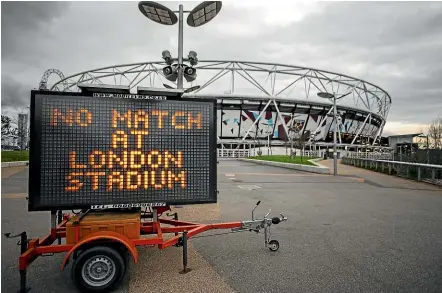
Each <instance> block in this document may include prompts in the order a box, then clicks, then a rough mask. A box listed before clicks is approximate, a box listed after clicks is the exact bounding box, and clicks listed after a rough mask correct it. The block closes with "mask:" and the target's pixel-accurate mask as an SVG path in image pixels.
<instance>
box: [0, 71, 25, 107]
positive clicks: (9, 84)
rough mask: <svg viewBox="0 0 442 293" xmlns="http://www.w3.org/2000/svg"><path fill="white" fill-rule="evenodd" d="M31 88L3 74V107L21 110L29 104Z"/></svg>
mask: <svg viewBox="0 0 442 293" xmlns="http://www.w3.org/2000/svg"><path fill="white" fill-rule="evenodd" d="M30 90H31V89H30V88H29V87H27V86H26V85H24V84H22V83H20V82H18V81H16V80H14V79H12V78H11V77H9V76H4V75H2V90H1V94H2V109H3V110H6V111H7V110H12V111H14V110H15V111H20V110H22V109H23V108H26V107H27V106H29V101H30V96H31V94H30Z"/></svg>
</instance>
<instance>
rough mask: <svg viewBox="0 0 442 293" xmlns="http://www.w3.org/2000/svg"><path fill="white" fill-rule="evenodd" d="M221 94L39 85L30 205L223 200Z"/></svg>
mask: <svg viewBox="0 0 442 293" xmlns="http://www.w3.org/2000/svg"><path fill="white" fill-rule="evenodd" d="M216 165H217V162H216V102H214V101H201V100H198V101H189V100H183V99H178V100H155V99H152V100H143V99H130V98H103V97H89V96H82V95H76V94H67V95H66V94H64V93H53V92H38V91H33V92H32V94H31V143H30V180H29V210H55V209H78V208H89V207H91V206H97V205H98V206H99V205H116V206H118V205H120V206H122V207H125V206H124V205H127V204H129V205H130V204H132V205H133V204H152V205H155V204H158V205H166V204H167V205H173V204H196V203H213V202H216V194H217V191H216Z"/></svg>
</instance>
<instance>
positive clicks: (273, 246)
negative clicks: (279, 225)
mask: <svg viewBox="0 0 442 293" xmlns="http://www.w3.org/2000/svg"><path fill="white" fill-rule="evenodd" d="M268 248H269V249H270V250H271V251H277V250H278V249H279V242H278V240H270V241H269V244H268Z"/></svg>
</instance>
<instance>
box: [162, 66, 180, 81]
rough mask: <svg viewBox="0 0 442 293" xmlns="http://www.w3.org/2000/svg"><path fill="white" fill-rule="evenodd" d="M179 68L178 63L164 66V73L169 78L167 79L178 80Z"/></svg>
mask: <svg viewBox="0 0 442 293" xmlns="http://www.w3.org/2000/svg"><path fill="white" fill-rule="evenodd" d="M177 72H178V70H177V65H176V64H174V65H172V66H171V65H169V66H166V67H164V68H163V74H164V77H165V78H166V79H167V80H170V81H176V80H177V78H178V73H177Z"/></svg>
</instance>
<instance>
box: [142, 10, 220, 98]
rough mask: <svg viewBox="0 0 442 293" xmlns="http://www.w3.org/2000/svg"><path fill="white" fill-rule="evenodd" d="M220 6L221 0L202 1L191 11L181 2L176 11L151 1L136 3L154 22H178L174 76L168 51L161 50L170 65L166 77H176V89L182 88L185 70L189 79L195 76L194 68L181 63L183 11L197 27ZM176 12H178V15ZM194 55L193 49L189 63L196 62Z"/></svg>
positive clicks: (190, 24) (193, 63)
mask: <svg viewBox="0 0 442 293" xmlns="http://www.w3.org/2000/svg"><path fill="white" fill-rule="evenodd" d="M221 6H222V4H221V1H204V2H202V3H200V4H199V5H198V6H196V7H195V8H194V9H193V10H192V11H185V10H184V8H183V5H182V4H180V5H179V6H178V11H172V10H170V9H169V8H167V7H166V6H164V5H161V4H159V3H156V2H153V1H141V2H139V3H138V8H139V9H140V12H141V13H142V14H143V15H144V16H146V17H147V18H149V19H150V20H152V21H154V22H156V23H159V24H163V25H174V24H176V23H177V22H178V64H177V65H176V76H175V74H174V73H173V72H172V71H174V70H175V66H174V67H173V68H172V67H170V65H172V59H171V56H170V53H169V51H164V52H163V58H164V60H165V61H166V63H167V64H168V65H169V67H170V75H171V77H170V78H168V79H169V80H172V79H173V80H175V79H176V80H177V88H178V89H183V77H184V74H185V71H188V72H187V73H188V75H189V76H190V77H189V79H192V78H193V79H195V77H196V74H195V72H196V71H195V69H194V68H192V67H186V68H184V64H183V29H184V24H183V18H184V13H189V16H188V17H187V24H188V25H189V26H191V27H198V26H201V25H204V24H206V23H208V22H209V21H210V20H212V19H213V18H215V16H216V15H217V14H218V13H219V11H220V10H221ZM176 13H178V17H177V15H176ZM196 55H197V54H196V52H194V51H190V52H189V61H190V63H191V65H195V64H196V63H197V62H198V59H197V57H196ZM166 78H167V76H166ZM189 79H188V77H186V80H188V81H189Z"/></svg>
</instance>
